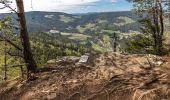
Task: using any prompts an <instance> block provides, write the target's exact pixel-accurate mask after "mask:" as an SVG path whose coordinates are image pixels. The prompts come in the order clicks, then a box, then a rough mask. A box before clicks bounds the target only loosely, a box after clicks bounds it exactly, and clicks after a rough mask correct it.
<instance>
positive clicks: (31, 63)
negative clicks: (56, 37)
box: [16, 0, 37, 73]
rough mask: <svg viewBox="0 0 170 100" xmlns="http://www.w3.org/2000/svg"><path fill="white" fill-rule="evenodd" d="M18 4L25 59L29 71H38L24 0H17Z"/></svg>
mask: <svg viewBox="0 0 170 100" xmlns="http://www.w3.org/2000/svg"><path fill="white" fill-rule="evenodd" d="M16 4H17V12H18V14H17V15H18V19H19V26H20V38H21V42H22V46H23V55H24V60H25V63H26V66H27V70H28V72H29V73H30V72H33V73H34V72H36V68H37V66H36V63H35V60H34V58H33V55H32V52H31V48H30V42H29V36H28V32H27V26H26V19H25V12H24V5H23V0H16Z"/></svg>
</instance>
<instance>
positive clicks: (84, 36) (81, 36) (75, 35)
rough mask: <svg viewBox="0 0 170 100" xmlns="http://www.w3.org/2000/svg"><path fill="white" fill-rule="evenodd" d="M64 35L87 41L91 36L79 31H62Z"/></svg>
mask: <svg viewBox="0 0 170 100" xmlns="http://www.w3.org/2000/svg"><path fill="white" fill-rule="evenodd" d="M61 35H63V36H67V37H68V38H69V39H72V40H81V41H85V40H87V38H91V36H89V35H84V34H79V33H61Z"/></svg>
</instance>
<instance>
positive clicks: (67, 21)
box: [60, 15, 74, 23]
mask: <svg viewBox="0 0 170 100" xmlns="http://www.w3.org/2000/svg"><path fill="white" fill-rule="evenodd" d="M60 21H63V22H64V23H69V22H71V21H74V18H71V17H67V16H64V15H60Z"/></svg>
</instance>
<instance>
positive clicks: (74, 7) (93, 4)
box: [0, 0, 132, 13]
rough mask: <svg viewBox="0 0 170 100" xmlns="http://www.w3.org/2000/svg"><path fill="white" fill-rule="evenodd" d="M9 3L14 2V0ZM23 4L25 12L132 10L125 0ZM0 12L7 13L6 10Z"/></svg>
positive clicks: (38, 0)
mask: <svg viewBox="0 0 170 100" xmlns="http://www.w3.org/2000/svg"><path fill="white" fill-rule="evenodd" d="M11 1H14V2H15V0H11ZM24 4H25V10H26V11H52V12H66V13H87V12H108V11H129V10H130V9H131V8H132V4H130V3H128V2H127V1H126V0H32V2H31V0H24ZM31 4H32V5H33V6H31ZM0 6H2V5H0ZM11 6H12V7H13V8H15V7H16V5H15V3H13V4H11ZM1 12H8V9H4V10H2V11H1Z"/></svg>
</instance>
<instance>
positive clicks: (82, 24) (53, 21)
mask: <svg viewBox="0 0 170 100" xmlns="http://www.w3.org/2000/svg"><path fill="white" fill-rule="evenodd" d="M3 16H12V17H13V18H16V16H15V14H0V18H1V17H3ZM136 18H137V17H136V15H134V14H133V13H132V12H130V11H124V12H103V13H89V14H84V15H81V14H77V15H76V14H66V13H61V12H37V11H35V12H27V13H26V20H27V25H28V30H29V32H47V31H49V30H52V29H55V30H59V31H61V32H72V33H86V34H87V33H88V34H89V33H93V34H94V33H97V32H101V31H102V30H110V31H117V30H121V31H122V32H127V31H128V30H129V29H130V30H134V31H137V30H139V29H138V27H137V26H138V25H137V22H136ZM14 22H15V23H16V21H15V20H14ZM94 29H95V30H94Z"/></svg>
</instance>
